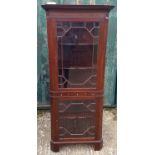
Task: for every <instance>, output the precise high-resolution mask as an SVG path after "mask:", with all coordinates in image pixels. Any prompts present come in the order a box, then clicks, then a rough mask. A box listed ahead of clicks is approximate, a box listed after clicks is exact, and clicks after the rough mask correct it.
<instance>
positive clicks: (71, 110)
mask: <svg viewBox="0 0 155 155" xmlns="http://www.w3.org/2000/svg"><path fill="white" fill-rule="evenodd" d="M58 110H59V138H60V139H65V138H78V137H87V138H88V137H90V138H93V137H95V126H96V123H95V122H96V121H95V120H96V119H95V116H96V102H95V100H80V101H77V100H76V101H60V102H59V103H58Z"/></svg>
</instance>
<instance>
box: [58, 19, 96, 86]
mask: <svg viewBox="0 0 155 155" xmlns="http://www.w3.org/2000/svg"><path fill="white" fill-rule="evenodd" d="M98 34H99V22H57V40H58V69H59V75H58V78H59V87H60V88H95V87H96V69H97V68H96V67H97V51H98Z"/></svg>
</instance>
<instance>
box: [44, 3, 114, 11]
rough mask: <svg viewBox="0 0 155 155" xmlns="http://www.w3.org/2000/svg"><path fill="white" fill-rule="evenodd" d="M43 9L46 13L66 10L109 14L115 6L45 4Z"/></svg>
mask: <svg viewBox="0 0 155 155" xmlns="http://www.w3.org/2000/svg"><path fill="white" fill-rule="evenodd" d="M42 7H43V8H44V9H45V10H46V11H51V10H52V11H58V10H66V11H78V10H79V11H80V10H85V11H86V10H87V11H101V12H103V11H105V12H109V11H110V10H111V9H113V8H114V6H113V5H65V4H64V5H60V4H59V5H58V4H43V5H42Z"/></svg>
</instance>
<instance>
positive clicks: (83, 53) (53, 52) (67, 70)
mask: <svg viewBox="0 0 155 155" xmlns="http://www.w3.org/2000/svg"><path fill="white" fill-rule="evenodd" d="M42 7H43V8H44V9H45V10H46V17H47V32H48V50H49V67H50V68H49V69H50V97H51V127H52V128H51V150H53V151H54V152H58V151H59V146H61V145H64V144H94V149H95V150H100V149H101V148H102V146H103V140H102V115H103V110H102V108H103V101H104V98H103V88H104V71H105V54H106V43H107V32H108V14H109V11H110V10H111V9H112V8H113V7H114V6H110V5H42Z"/></svg>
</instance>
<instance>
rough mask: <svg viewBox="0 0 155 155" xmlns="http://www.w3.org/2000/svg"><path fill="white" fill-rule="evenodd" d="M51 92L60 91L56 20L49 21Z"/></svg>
mask: <svg viewBox="0 0 155 155" xmlns="http://www.w3.org/2000/svg"><path fill="white" fill-rule="evenodd" d="M47 32H48V53H49V66H50V67H49V70H50V90H58V77H57V76H58V69H57V68H58V67H57V38H56V36H57V34H56V22H55V20H54V19H47Z"/></svg>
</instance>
